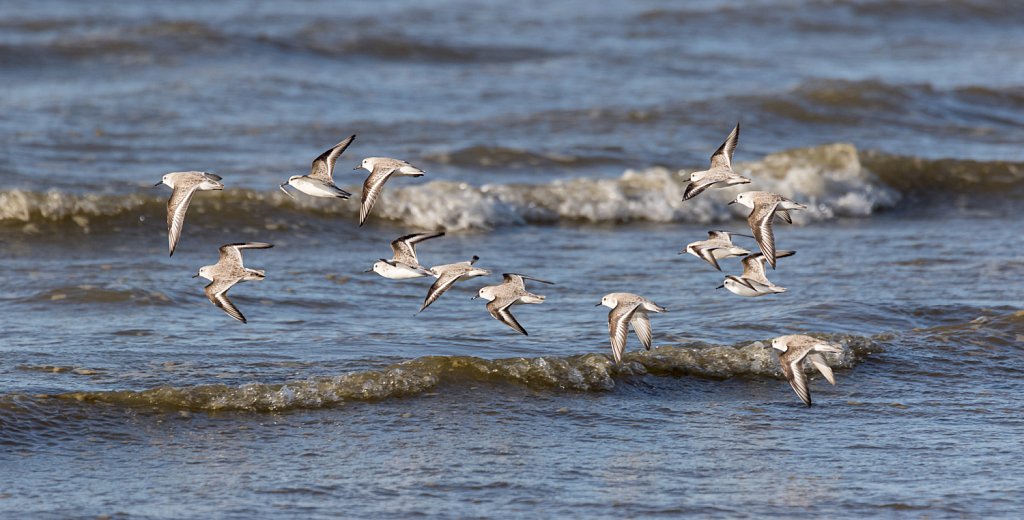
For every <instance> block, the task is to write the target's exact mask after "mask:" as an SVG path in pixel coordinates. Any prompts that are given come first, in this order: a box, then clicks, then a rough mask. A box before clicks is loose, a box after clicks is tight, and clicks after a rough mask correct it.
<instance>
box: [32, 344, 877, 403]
mask: <svg viewBox="0 0 1024 520" xmlns="http://www.w3.org/2000/svg"><path fill="white" fill-rule="evenodd" d="M827 337H828V339H829V340H830V341H833V342H836V343H838V344H840V345H841V346H842V352H840V353H837V354H827V356H828V358H829V363H830V364H831V365H832V366H833V367H835V368H840V369H847V368H852V367H853V366H855V365H856V364H857V363H858V362H860V361H861V360H862V359H863V358H864V357H866V356H868V355H869V354H872V353H875V352H880V351H881V350H882V347H881V346H880V345H879V344H877V343H876V342H874V341H873V340H871V339H868V338H863V337H858V336H838V335H837V336H827ZM771 350H772V349H771V347H770V346H768V345H767V344H766V343H763V342H760V341H757V342H754V343H750V344H746V345H741V346H707V345H691V346H663V347H659V348H656V349H653V350H651V351H636V352H630V353H628V354H626V355H625V357H624V358H623V363H622V365H618V366H617V365H615V363H614V362H612V361H611V359H610V357H609V356H608V355H605V354H596V353H595V354H584V355H576V356H568V357H555V356H550V357H535V358H507V359H494V360H489V359H483V358H477V357H471V356H454V357H443V356H429V357H422V358H416V359H413V360H410V361H406V362H404V363H399V364H396V365H392V366H389V367H386V368H383V369H380V370H368V371H363V372H352V373H348V374H343V375H338V376H334V377H324V378H315V379H308V380H304V381H295V382H290V383H285V384H262V383H253V384H247V385H242V386H227V385H200V386H187V387H175V386H162V387H159V388H153V389H149V390H142V391H106V392H70V393H63V394H53V395H44V396H38V397H42V398H53V399H60V400H71V401H81V402H90V403H105V404H115V405H123V406H135V407H139V406H141V407H156V408H158V409H167V410H192V411H254V412H273V411H282V410H290V409H305V408H324V407H333V406H339V405H343V404H344V403H346V402H365V401H377V400H382V399H391V398H400V397H409V396H415V395H418V394H422V393H424V392H427V391H430V390H431V389H434V388H436V387H438V386H440V385H446V384H460V383H462V384H481V383H491V384H513V385H519V386H525V387H528V388H531V389H537V390H547V391H572V392H604V391H609V390H611V389H613V388H614V387H615V386H616V384H617V381H618V380H621V379H623V378H627V377H638V376H655V377H671V376H698V377H706V378H715V379H725V378H731V377H781V371H780V370H779V367H778V362H777V361H776V360H775V359H774V358H773V354H772V353H771ZM808 371H809V372H808V373H810V369H808Z"/></svg>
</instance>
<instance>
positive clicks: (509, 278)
mask: <svg viewBox="0 0 1024 520" xmlns="http://www.w3.org/2000/svg"><path fill="white" fill-rule="evenodd" d="M501 277H502V279H503V281H504V283H507V284H510V285H513V286H516V287H519V288H520V289H523V290H526V282H524V281H523V280H533V281H535V282H540V283H546V284H548V285H555V282H549V281H547V280H541V279H540V278H534V277H532V276H527V275H525V274H518V273H503V274H502V275H501Z"/></svg>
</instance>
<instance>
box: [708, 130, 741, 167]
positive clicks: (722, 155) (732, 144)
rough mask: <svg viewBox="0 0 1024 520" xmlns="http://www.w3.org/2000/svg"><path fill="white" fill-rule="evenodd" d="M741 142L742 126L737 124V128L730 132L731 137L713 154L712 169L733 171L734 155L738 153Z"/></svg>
mask: <svg viewBox="0 0 1024 520" xmlns="http://www.w3.org/2000/svg"><path fill="white" fill-rule="evenodd" d="M739 142H740V124H739V123H736V126H735V127H734V128H733V129H732V132H729V137H726V138H725V142H723V143H722V146H719V147H718V149H717V150H715V153H713V154H711V167H712V168H716V167H724V168H729V169H732V153H733V152H735V151H736V144H737V143H739Z"/></svg>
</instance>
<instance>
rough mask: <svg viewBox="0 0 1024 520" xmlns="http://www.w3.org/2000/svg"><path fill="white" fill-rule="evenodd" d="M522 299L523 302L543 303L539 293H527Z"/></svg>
mask: <svg viewBox="0 0 1024 520" xmlns="http://www.w3.org/2000/svg"><path fill="white" fill-rule="evenodd" d="M522 299H523V303H544V297H543V296H541V295H539V294H533V293H527V294H526V295H525V296H523V298H522Z"/></svg>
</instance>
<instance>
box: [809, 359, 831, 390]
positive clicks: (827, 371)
mask: <svg viewBox="0 0 1024 520" xmlns="http://www.w3.org/2000/svg"><path fill="white" fill-rule="evenodd" d="M807 359H809V360H811V364H812V365H814V367H815V368H817V369H818V372H821V375H823V376H825V379H827V380H828V382H829V383H832V386H835V384H836V378H835V376H834V375H832V367H830V366H828V363H826V362H825V356H823V355H821V354H820V353H818V352H811V353H810V354H807Z"/></svg>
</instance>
